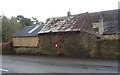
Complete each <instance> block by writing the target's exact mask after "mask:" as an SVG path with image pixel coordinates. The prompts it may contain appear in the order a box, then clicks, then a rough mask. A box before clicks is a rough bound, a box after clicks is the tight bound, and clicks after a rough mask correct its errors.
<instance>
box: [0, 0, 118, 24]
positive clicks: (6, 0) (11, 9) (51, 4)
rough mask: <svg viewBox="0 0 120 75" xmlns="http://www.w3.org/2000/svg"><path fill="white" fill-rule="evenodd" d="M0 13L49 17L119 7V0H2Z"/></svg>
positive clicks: (39, 17)
mask: <svg viewBox="0 0 120 75" xmlns="http://www.w3.org/2000/svg"><path fill="white" fill-rule="evenodd" d="M0 2H1V4H0V15H5V16H7V17H12V16H15V17H16V16H17V15H23V16H25V17H27V18H31V17H36V18H37V19H38V20H39V21H43V22H45V20H46V19H47V18H52V17H61V16H66V15H67V12H68V11H70V12H71V14H72V15H74V14H80V13H85V12H89V13H91V12H99V11H106V10H114V9H118V2H119V0H0Z"/></svg>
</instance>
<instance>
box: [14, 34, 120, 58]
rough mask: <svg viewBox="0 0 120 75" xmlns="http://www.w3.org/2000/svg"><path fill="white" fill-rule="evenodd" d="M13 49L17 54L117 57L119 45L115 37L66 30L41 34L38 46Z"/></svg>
mask: <svg viewBox="0 0 120 75" xmlns="http://www.w3.org/2000/svg"><path fill="white" fill-rule="evenodd" d="M56 41H58V48H55V42H56ZM119 41H120V40H119ZM14 50H15V51H16V53H17V54H31V55H33V54H35V55H41V54H45V55H63V56H74V57H75V56H77V57H99V58H118V57H119V53H120V45H119V44H118V39H116V38H103V39H97V37H96V36H94V35H91V34H89V33H84V32H66V33H49V34H41V35H39V47H14Z"/></svg>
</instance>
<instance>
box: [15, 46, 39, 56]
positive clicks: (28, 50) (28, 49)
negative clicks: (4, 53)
mask: <svg viewBox="0 0 120 75" xmlns="http://www.w3.org/2000/svg"><path fill="white" fill-rule="evenodd" d="M14 50H15V52H16V54H22V55H24V54H26V55H27V54H28V55H34V54H35V55H36V54H40V51H39V48H37V47H36V48H35V47H14Z"/></svg>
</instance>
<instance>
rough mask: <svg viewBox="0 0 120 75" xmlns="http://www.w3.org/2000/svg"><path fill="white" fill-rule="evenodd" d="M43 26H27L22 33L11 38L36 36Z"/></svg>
mask: <svg viewBox="0 0 120 75" xmlns="http://www.w3.org/2000/svg"><path fill="white" fill-rule="evenodd" d="M43 26H44V24H42V25H34V26H27V27H25V28H24V29H23V30H22V31H20V32H18V33H17V34H15V35H13V36H12V37H31V36H37V35H38V32H39V31H40V30H41V29H42V28H43Z"/></svg>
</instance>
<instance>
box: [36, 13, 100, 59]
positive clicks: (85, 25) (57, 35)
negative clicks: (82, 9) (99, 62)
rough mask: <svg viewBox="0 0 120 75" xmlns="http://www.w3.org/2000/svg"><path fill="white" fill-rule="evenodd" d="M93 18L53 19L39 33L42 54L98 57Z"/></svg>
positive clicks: (68, 17)
mask: <svg viewBox="0 0 120 75" xmlns="http://www.w3.org/2000/svg"><path fill="white" fill-rule="evenodd" d="M92 26H93V25H92V21H91V16H90V14H89V13H83V14H79V15H76V16H70V15H69V16H67V17H60V18H51V19H49V21H48V22H47V23H46V25H45V26H44V27H43V28H42V29H41V31H40V32H38V33H39V35H38V36H39V43H40V44H39V49H40V52H41V53H42V54H48V55H65V56H81V57H90V56H94V55H96V54H97V53H96V47H97V46H96V41H97V39H98V38H99V37H100V36H99V35H98V34H96V33H95V32H94V29H93V27H92Z"/></svg>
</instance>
